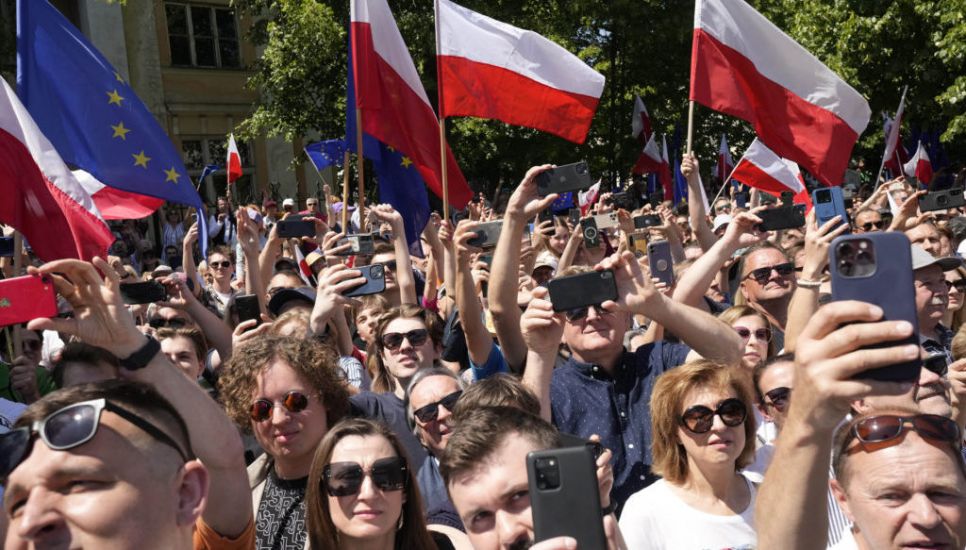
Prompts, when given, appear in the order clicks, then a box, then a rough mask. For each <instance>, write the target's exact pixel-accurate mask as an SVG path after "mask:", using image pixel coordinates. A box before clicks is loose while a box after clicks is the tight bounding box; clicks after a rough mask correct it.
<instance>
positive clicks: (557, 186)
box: [536, 161, 591, 197]
mask: <svg viewBox="0 0 966 550" xmlns="http://www.w3.org/2000/svg"><path fill="white" fill-rule="evenodd" d="M536 182H537V194H538V195H540V196H541V197H546V196H547V195H550V194H551V193H566V192H567V191H577V190H579V189H587V188H588V187H590V185H591V183H590V168H589V167H588V166H587V161H580V162H575V163H573V164H566V165H564V166H557V167H556V168H551V169H550V170H547V171H545V172H541V173H539V174H537V177H536Z"/></svg>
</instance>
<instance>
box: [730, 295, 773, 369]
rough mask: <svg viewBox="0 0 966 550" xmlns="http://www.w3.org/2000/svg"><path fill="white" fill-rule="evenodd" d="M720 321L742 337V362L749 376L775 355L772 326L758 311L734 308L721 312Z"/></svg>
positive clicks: (746, 307)
mask: <svg viewBox="0 0 966 550" xmlns="http://www.w3.org/2000/svg"><path fill="white" fill-rule="evenodd" d="M718 319H721V320H722V321H724V322H725V323H728V324H729V325H730V326H731V328H733V329H735V332H737V333H738V336H740V337H741V341H742V342H743V343H744V346H745V348H744V352H743V353H742V358H741V361H742V365H743V366H744V367H745V368H746V369H747V370H748V374H751V371H752V370H754V368H755V367H757V366H758V365H760V364H762V363H764V362H765V361H767V360H768V358H770V357H772V356H773V355H775V352H776V350H775V346H774V345H773V344H772V338H771V324H770V323H769V322H768V319H767V318H766V317H765V316H764V315H762V314H761V313H759V312H758V311H756V310H754V309H752V308H751V307H750V306H733V307H730V308H728V309H726V310H724V311H723V312H721V315H719V316H718Z"/></svg>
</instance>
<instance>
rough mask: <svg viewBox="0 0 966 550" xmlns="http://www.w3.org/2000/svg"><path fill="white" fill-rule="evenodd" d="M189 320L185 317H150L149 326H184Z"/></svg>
mask: <svg viewBox="0 0 966 550" xmlns="http://www.w3.org/2000/svg"><path fill="white" fill-rule="evenodd" d="M187 324H188V322H187V321H185V320H184V319H180V318H178V317H175V318H173V319H165V318H164V317H152V318H150V319H148V326H150V327H151V328H166V327H167V328H184V327H185V326H187Z"/></svg>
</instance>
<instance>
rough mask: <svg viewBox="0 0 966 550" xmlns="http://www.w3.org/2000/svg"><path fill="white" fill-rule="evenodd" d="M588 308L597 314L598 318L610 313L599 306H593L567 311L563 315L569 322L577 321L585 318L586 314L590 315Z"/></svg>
mask: <svg viewBox="0 0 966 550" xmlns="http://www.w3.org/2000/svg"><path fill="white" fill-rule="evenodd" d="M590 308H594V311H596V312H597V316H598V317H600V316H601V315H606V314H608V313H610V312H609V311H607V310H605V309H604V308H602V307H600V306H599V305H593V306H583V307H577V308H574V309H568V310H567V311H566V312H564V315H566V316H567V319H568V320H570V321H579V320H581V319H584V318H586V317H587V314H588V313H590Z"/></svg>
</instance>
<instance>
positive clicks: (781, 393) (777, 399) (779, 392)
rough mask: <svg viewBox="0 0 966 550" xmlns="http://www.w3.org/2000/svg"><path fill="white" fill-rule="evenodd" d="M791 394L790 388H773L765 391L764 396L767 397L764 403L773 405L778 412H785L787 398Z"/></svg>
mask: <svg viewBox="0 0 966 550" xmlns="http://www.w3.org/2000/svg"><path fill="white" fill-rule="evenodd" d="M791 396H792V390H791V389H790V388H786V387H781V388H775V389H773V390H770V391H767V392H765V398H766V399H768V401H766V402H765V404H766V405H771V406H772V407H775V409H777V410H778V411H779V412H785V409H787V408H788V398H790V397H791Z"/></svg>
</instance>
